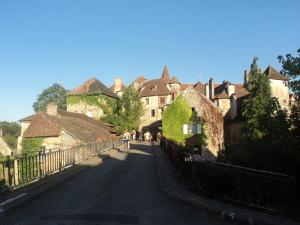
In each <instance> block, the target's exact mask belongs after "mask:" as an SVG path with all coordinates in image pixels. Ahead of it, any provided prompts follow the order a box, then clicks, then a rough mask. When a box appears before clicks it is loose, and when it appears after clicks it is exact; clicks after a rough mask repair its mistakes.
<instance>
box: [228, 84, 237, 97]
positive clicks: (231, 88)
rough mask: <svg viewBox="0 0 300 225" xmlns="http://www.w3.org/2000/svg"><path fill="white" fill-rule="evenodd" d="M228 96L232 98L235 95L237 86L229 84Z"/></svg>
mask: <svg viewBox="0 0 300 225" xmlns="http://www.w3.org/2000/svg"><path fill="white" fill-rule="evenodd" d="M227 94H228V96H229V97H230V96H231V95H232V94H235V86H234V84H231V83H227Z"/></svg>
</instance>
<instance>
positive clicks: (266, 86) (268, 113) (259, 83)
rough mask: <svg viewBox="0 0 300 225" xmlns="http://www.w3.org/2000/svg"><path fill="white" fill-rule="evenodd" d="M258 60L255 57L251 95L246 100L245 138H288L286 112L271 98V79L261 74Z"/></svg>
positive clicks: (251, 75)
mask: <svg viewBox="0 0 300 225" xmlns="http://www.w3.org/2000/svg"><path fill="white" fill-rule="evenodd" d="M257 60H258V59H257V57H255V58H254V59H253V63H252V64H251V70H250V75H249V81H248V84H249V85H248V87H249V90H250V95H249V97H248V98H247V99H245V100H244V107H243V112H242V113H243V116H244V118H245V120H246V123H245V126H244V136H245V137H246V138H247V139H249V140H251V141H255V140H258V139H261V138H264V137H268V138H278V137H279V138H280V137H283V136H286V135H287V134H288V127H289V125H288V123H287V115H286V112H284V111H283V110H281V108H280V105H279V104H278V101H277V99H276V98H274V97H272V96H271V87H270V82H269V78H268V76H267V75H266V74H263V73H261V72H259V70H258V66H257Z"/></svg>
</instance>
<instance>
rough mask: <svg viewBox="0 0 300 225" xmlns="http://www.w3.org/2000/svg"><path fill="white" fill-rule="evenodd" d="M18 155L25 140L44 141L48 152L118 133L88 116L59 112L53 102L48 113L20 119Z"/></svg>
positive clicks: (113, 136) (39, 113) (104, 138)
mask: <svg viewBox="0 0 300 225" xmlns="http://www.w3.org/2000/svg"><path fill="white" fill-rule="evenodd" d="M20 123H21V135H20V136H19V137H18V153H21V151H22V144H21V143H22V140H23V139H24V138H42V140H43V143H42V146H43V147H44V148H45V149H65V148H69V147H72V146H75V145H78V144H81V143H88V142H95V141H99V140H106V139H114V138H115V137H116V135H115V130H114V129H113V128H112V127H110V126H108V125H106V124H104V123H102V122H100V121H98V120H95V119H92V118H90V117H88V116H86V115H83V114H79V113H73V112H67V111H63V110H59V109H57V105H55V104H52V103H50V104H49V105H48V106H47V111H46V112H38V113H36V114H34V115H31V116H29V117H26V118H24V119H21V120H20Z"/></svg>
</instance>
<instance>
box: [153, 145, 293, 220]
mask: <svg viewBox="0 0 300 225" xmlns="http://www.w3.org/2000/svg"><path fill="white" fill-rule="evenodd" d="M154 156H155V163H156V173H157V177H158V180H159V184H160V188H161V191H162V192H163V193H164V194H165V195H167V196H168V197H169V198H172V199H174V200H176V201H179V202H181V203H182V204H186V205H190V206H192V207H194V208H196V209H199V210H201V211H202V212H204V213H206V214H209V215H211V216H214V217H218V218H221V219H223V220H226V221H232V222H236V223H239V224H249V225H271V224H273V225H285V224H286V225H296V224H299V223H296V222H294V221H291V220H288V219H285V218H282V217H279V216H274V215H268V214H266V213H262V212H257V211H254V210H250V209H247V208H242V207H238V206H236V205H231V204H226V203H223V202H220V201H216V200H213V199H209V198H205V197H202V196H200V195H198V194H196V193H194V192H192V191H190V190H188V188H187V187H186V185H184V184H183V183H182V182H180V180H179V179H178V178H177V177H176V176H175V173H174V170H173V168H172V165H171V163H170V161H169V159H168V158H167V155H166V154H165V153H164V152H163V150H162V149H161V148H160V147H159V145H157V144H154Z"/></svg>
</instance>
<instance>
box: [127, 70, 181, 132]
mask: <svg viewBox="0 0 300 225" xmlns="http://www.w3.org/2000/svg"><path fill="white" fill-rule="evenodd" d="M131 86H132V87H134V88H135V89H136V90H138V91H139V93H140V98H141V101H142V103H143V106H144V115H143V116H142V117H141V124H140V127H141V128H142V127H145V126H149V125H151V124H153V123H155V122H157V121H159V120H161V118H162V112H163V110H164V107H165V106H167V105H168V104H170V103H171V102H172V101H174V100H175V99H176V97H177V96H178V95H179V93H180V86H181V84H180V82H179V81H178V80H177V78H176V77H175V76H173V77H172V78H170V75H169V71H168V68H167V67H166V66H165V67H164V70H163V73H162V76H161V78H160V79H154V80H146V79H145V78H144V77H143V76H140V77H138V78H137V79H136V80H135V81H134V82H133V83H132V84H131Z"/></svg>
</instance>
